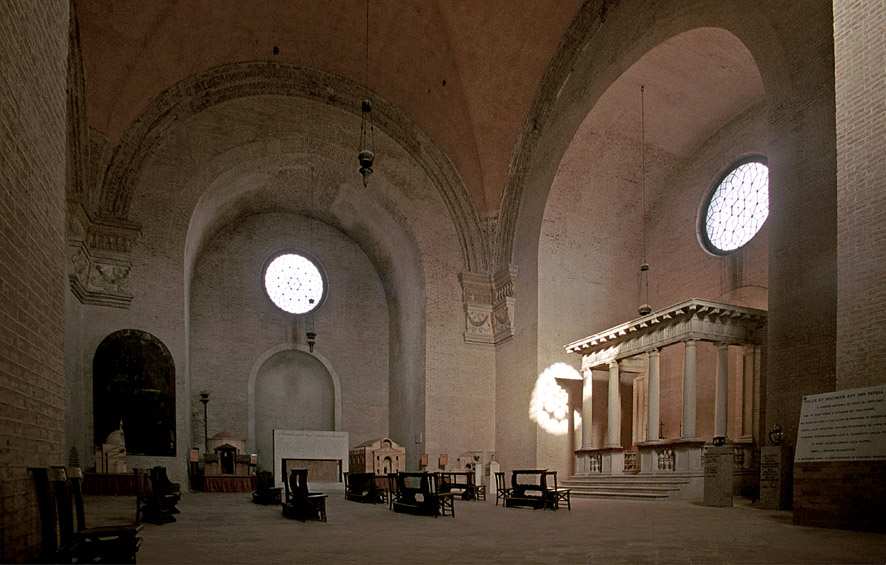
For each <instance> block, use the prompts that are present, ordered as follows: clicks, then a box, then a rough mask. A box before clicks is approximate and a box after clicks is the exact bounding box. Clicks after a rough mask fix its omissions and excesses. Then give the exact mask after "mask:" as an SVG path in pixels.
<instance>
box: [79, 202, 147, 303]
mask: <svg viewBox="0 0 886 565" xmlns="http://www.w3.org/2000/svg"><path fill="white" fill-rule="evenodd" d="M138 235H139V229H138V227H137V226H135V225H133V224H128V223H126V222H124V221H118V220H112V221H107V220H105V221H94V220H92V219H91V218H90V217H89V214H88V213H87V212H86V210H85V208H84V207H83V206H82V205H81V204H80V203H79V202H74V201H71V202H69V203H68V265H69V274H68V279H69V280H70V283H71V292H73V293H74V296H76V297H77V298H78V299H79V300H80V302H81V303H83V304H95V305H99V306H111V307H114V308H128V307H129V303H130V302H132V293H131V292H130V290H129V274H130V271H131V270H132V259H131V252H132V246H133V245H134V243H135V240H136V238H137V237H138Z"/></svg>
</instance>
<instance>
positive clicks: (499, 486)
mask: <svg viewBox="0 0 886 565" xmlns="http://www.w3.org/2000/svg"><path fill="white" fill-rule="evenodd" d="M506 488H507V483H505V474H504V471H501V472H498V473H496V474H495V490H497V491H499V492H501V491H503V490H505V489H506Z"/></svg>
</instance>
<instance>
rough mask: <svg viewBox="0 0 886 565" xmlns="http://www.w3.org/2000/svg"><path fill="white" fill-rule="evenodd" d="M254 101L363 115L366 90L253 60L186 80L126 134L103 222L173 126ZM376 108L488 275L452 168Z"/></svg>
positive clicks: (386, 108)
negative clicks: (293, 102) (263, 98)
mask: <svg viewBox="0 0 886 565" xmlns="http://www.w3.org/2000/svg"><path fill="white" fill-rule="evenodd" d="M254 95H281V96H291V97H296V98H302V99H306V100H312V101H316V102H320V103H323V104H327V105H330V106H333V107H335V108H338V109H340V110H342V111H345V112H348V113H351V114H353V115H359V114H360V101H361V100H362V99H363V98H364V97H365V89H364V88H363V87H361V86H359V85H357V84H355V83H353V82H352V81H350V80H347V79H344V78H342V77H339V76H336V75H333V74H330V73H325V72H322V71H319V70H316V69H311V68H307V67H298V66H294V65H287V64H280V63H268V62H255V61H254V62H244V63H235V64H230V65H223V66H220V67H216V68H213V69H209V70H207V71H206V72H204V73H202V74H200V75H196V76H193V77H190V78H188V79H186V80H183V81H181V82H179V83H177V84H175V85H173V86H172V87H170V88H168V89H167V90H165V91H164V92H163V93H161V94H160V95H159V96H157V97H156V98H155V99H154V100H153V101H152V103H151V104H150V105H149V106H148V107H146V108H145V109H144V110H143V111H142V112H141V114H140V115H139V116H138V117H137V118H136V119H135V120H134V121H133V122H132V124H131V125H130V126H129V127H128V128H127V129H126V131H125V132H124V133H123V136H122V138H121V140H120V142H119V144H118V145H117V147H116V149H115V150H114V152H113V155H112V156H111V159H110V163H109V164H108V167H107V169H106V171H105V173H104V177H103V179H102V185H101V189H100V190H101V193H100V196H99V210H98V214H99V216H101V217H104V218H108V219H116V220H118V221H120V220H124V219H126V218H127V216H128V214H129V207H130V203H131V201H132V196H133V190H134V187H135V185H136V183H137V180H138V177H139V174H140V171H141V169H142V166H143V164H144V163H145V162H146V160H147V159H148V158H149V156H150V155H151V153H152V151H153V149H154V148H155V147H156V146H157V145H158V143H159V142H160V141H162V140H163V139H164V138H165V136H166V135H167V133H168V132H169V130H170V128H172V127H174V125H175V124H176V123H178V122H180V121H182V120H185V119H187V118H188V117H189V116H192V115H195V114H197V113H199V112H200V111H202V110H204V109H206V108H208V107H211V106H214V105H216V104H220V103H222V102H224V101H227V100H233V99H237V98H242V97H246V96H254ZM373 102H374V105H373V116H374V123H375V125H376V127H378V128H379V129H381V130H382V131H384V132H385V133H386V134H388V135H389V136H390V137H391V138H392V139H394V140H395V141H396V142H397V143H398V144H400V145H401V146H402V147H403V148H404V149H405V150H406V151H407V153H409V155H410V156H411V157H413V158H414V159H415V161H416V162H417V163H418V164H419V166H421V167H422V169H423V170H424V171H425V172H426V173H427V174H428V177H429V178H430V179H431V180H432V182H433V183H434V186H435V188H436V189H437V191H438V193H439V194H440V196H441V198H442V199H443V202H444V203H445V205H446V207H447V210H448V212H449V215H450V217H451V218H452V221H453V224H454V225H455V228H456V232H457V234H458V237H459V243H460V246H461V250H462V256H463V260H464V265H465V269H466V270H468V271H472V272H477V271H481V272H482V271H485V270H486V267H487V247H486V244H485V240H484V237H483V234H482V231H481V228H480V221H479V216H478V214H477V211H476V209H475V207H474V205H473V202H472V201H471V199H470V196H469V195H468V192H467V189H466V187H465V186H464V183H463V181H462V180H461V177H460V176H459V174H458V172H457V171H456V169H455V167H454V166H453V164H452V163H451V162H450V160H449V158H448V157H447V156H446V155H445V154H444V153H443V152H442V151H440V149H439V148H438V147H437V146H436V145H435V144H434V143H433V142H432V141H431V139H430V138H429V137H428V136H427V135H426V134H425V133H424V132H422V131H421V130H420V129H419V128H418V126H417V125H416V124H415V123H413V122H412V121H411V120H410V119H409V118H408V117H407V116H406V115H405V114H404V113H403V112H402V111H401V110H400V109H399V108H397V107H396V106H394V105H393V104H391V103H389V102H387V101H386V100H384V99H383V98H381V97H379V96H377V95H374V96H373ZM355 173H356V158H355Z"/></svg>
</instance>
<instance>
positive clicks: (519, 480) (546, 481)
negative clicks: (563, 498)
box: [504, 469, 559, 510]
mask: <svg viewBox="0 0 886 565" xmlns="http://www.w3.org/2000/svg"><path fill="white" fill-rule="evenodd" d="M556 476H557V472H556V471H548V470H547V469H515V470H514V471H512V473H511V488H510V490H509V491H507V492H506V493H505V495H504V505H505V506H507V507H514V506H528V507H531V508H533V509H538V508H542V509H547V508H550V509H551V510H557V508H558V507H559V503H558V497H557V492H556V490H555V487H554V485H555V484H556Z"/></svg>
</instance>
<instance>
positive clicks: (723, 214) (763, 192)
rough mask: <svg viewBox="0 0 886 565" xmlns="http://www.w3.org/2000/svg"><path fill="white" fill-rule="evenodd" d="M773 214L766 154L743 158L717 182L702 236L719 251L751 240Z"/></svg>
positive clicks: (706, 244) (712, 249) (706, 205)
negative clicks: (764, 156) (771, 211)
mask: <svg viewBox="0 0 886 565" xmlns="http://www.w3.org/2000/svg"><path fill="white" fill-rule="evenodd" d="M768 216H769V167H767V166H766V161H765V159H764V158H762V157H753V158H750V159H745V160H743V161H740V162H739V163H738V164H736V165H735V166H733V167H732V168H731V169H730V170H729V172H727V173H726V174H725V175H724V176H723V177H722V178H721V179H720V182H719V183H717V185H716V187H715V188H714V189H713V191H711V193H710V196H709V197H708V198H707V199H706V201H705V203H704V206H703V208H702V214H701V218H700V219H701V226H700V229H699V239H701V243H702V246H703V247H704V248H705V249H706V250H707V251H709V252H711V253H713V254H715V255H725V254H727V253H731V252H733V251H735V250H737V249H739V248H740V247H742V246H744V245H745V244H746V243H748V242H749V241H750V240H751V239H752V238H753V237H754V236H755V235H757V232H759V231H760V229H761V228H762V227H763V224H764V223H765V222H766V218H767V217H768Z"/></svg>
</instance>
